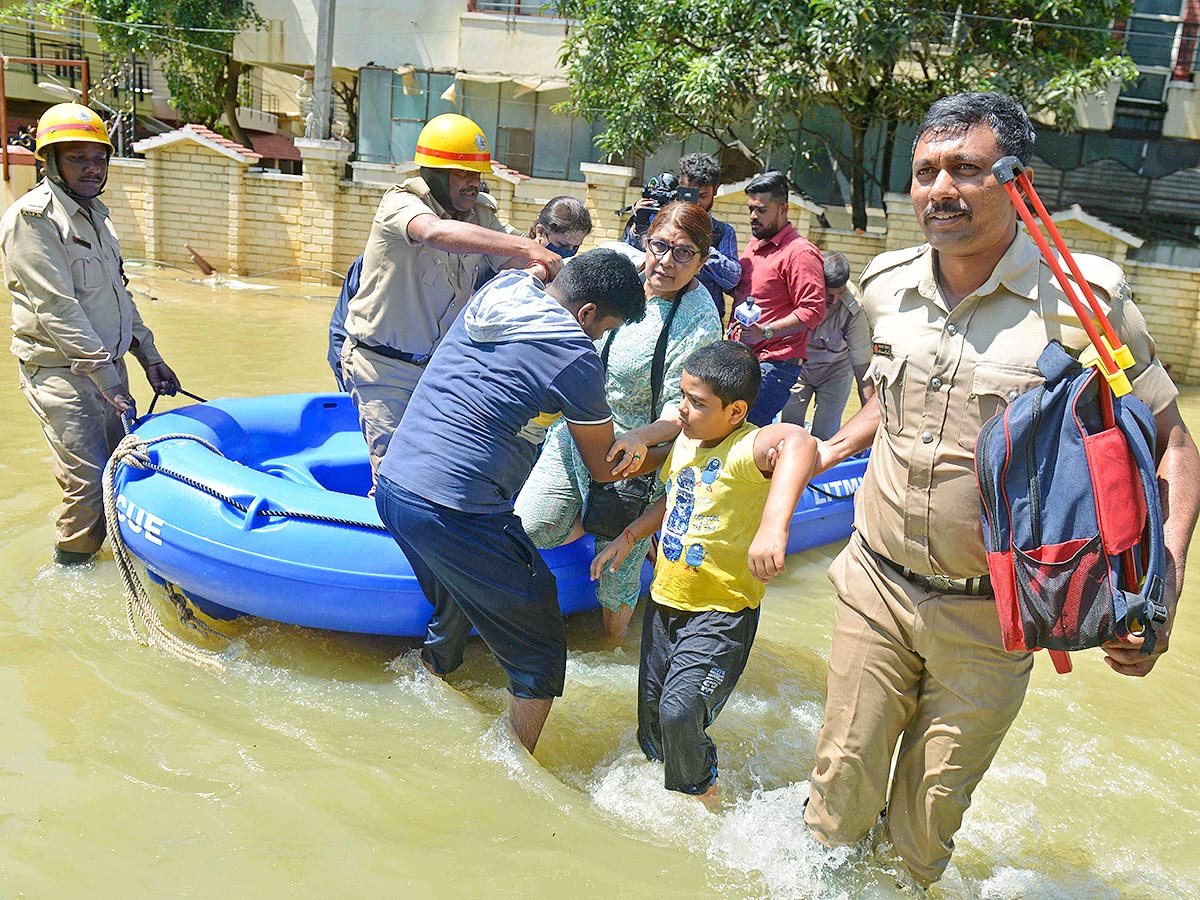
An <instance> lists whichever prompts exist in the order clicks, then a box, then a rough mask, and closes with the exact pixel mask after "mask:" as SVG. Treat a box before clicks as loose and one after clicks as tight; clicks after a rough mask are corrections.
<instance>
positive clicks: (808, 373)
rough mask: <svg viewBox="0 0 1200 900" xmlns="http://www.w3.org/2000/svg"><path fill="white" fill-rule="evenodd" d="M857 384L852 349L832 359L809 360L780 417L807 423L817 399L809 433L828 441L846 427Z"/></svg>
mask: <svg viewBox="0 0 1200 900" xmlns="http://www.w3.org/2000/svg"><path fill="white" fill-rule="evenodd" d="M853 387H854V368H853V366H851V365H850V354H849V353H843V354H842V355H841V356H839V357H837V358H835V359H832V360H829V361H828V362H813V361H812V360H805V361H804V365H803V366H801V367H800V378H799V379H798V380H797V381H796V383H795V385H793V387H792V396H791V397H790V398H789V399H788V402H787V404H786V405H785V406H784V407H783V414H782V415H781V416H780V420H781V421H783V422H791V423H792V424H794V425H799V426H801V427H804V420H805V418H806V417H807V415H808V406H809V404H810V403H811V402H812V401H813V400H814V399H815V400H816V404H817V408H816V410H815V411H814V412H813V417H812V428H810V429H809V433H810V434H811V435H812V436H813V437H815V438H817V439H818V440H822V441H827V440H829V439H830V438H831V437H833V436H834V435H835V434H837V432H838V429H839V428H841V427H842V414H843V413H844V412H845V411H846V402H847V401H848V400H849V399H850V389H851V388H853Z"/></svg>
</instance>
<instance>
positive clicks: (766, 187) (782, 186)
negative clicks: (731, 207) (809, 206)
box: [746, 170, 788, 203]
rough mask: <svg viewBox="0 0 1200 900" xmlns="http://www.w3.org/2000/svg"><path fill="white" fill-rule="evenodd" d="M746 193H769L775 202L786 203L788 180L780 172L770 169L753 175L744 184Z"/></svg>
mask: <svg viewBox="0 0 1200 900" xmlns="http://www.w3.org/2000/svg"><path fill="white" fill-rule="evenodd" d="M746 193H747V194H770V195H771V199H772V200H773V201H775V202H776V203H787V198H788V180H787V176H786V175H784V174H783V173H782V172H779V171H775V170H772V171H770V172H763V173H762V174H761V175H755V176H754V177H753V178H752V179H750V183H749V184H748V185H746Z"/></svg>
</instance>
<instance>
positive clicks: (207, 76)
mask: <svg viewBox="0 0 1200 900" xmlns="http://www.w3.org/2000/svg"><path fill="white" fill-rule="evenodd" d="M69 9H81V10H82V11H83V12H84V13H85V14H86V15H87V16H90V17H92V18H94V19H95V20H97V21H96V22H94V23H89V24H94V27H95V29H96V33H97V35H99V37H100V43H101V45H102V46H103V47H104V49H105V51H106V52H107V53H109V54H110V55H111V56H114V57H116V58H118V59H123V58H125V57H127V56H129V55H130V54H138V55H147V54H148V55H150V56H153V57H154V58H155V59H156V60H157V61H158V62H159V64H160V65H161V66H162V70H163V74H164V76H165V77H166V80H167V87H168V89H169V90H170V91H171V105H172V106H174V107H175V109H176V110H177V111H178V112H179V116H180V118H181V119H183V120H184V121H187V122H195V123H197V124H199V125H205V126H208V127H210V128H211V127H213V126H214V125H215V124H216V123H217V120H218V119H220V118H221V115H222V114H224V115H225V117H226V120H227V121H228V122H229V129H230V131H231V132H232V134H233V138H234V140H236V141H238V142H239V143H241V144H243V145H245V146H247V147H249V146H250V140H249V138H248V137H247V136H246V133H245V131H244V130H243V129H242V128H241V126H240V125H238V124H237V114H236V110H237V107H238V82H239V79H240V78H241V76H242V75H243V74H244V73H245V72H246V71H247V69H246V68H245V67H243V66H242V64H241V63H239V62H238V61H237V60H236V59H234V58H233V40H234V38H235V37H236V35H237V32H238V31H241V30H243V29H246V28H257V27H259V26H261V24H262V19H261V18H260V17H259V15H258V13H256V12H255V11H254V6H253V5H252V4H251V3H250V0H82V2H80V0H53V2H51V3H49V4H42V5H39V11H41V12H44V13H46V14H47V15H49V16H51V17H52V18H53V17H56V16H62V15H63V14H65V12H66V11H67V10H69ZM108 23H114V24H108ZM115 23H120V24H115Z"/></svg>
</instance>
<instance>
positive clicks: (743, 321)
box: [733, 297, 762, 328]
mask: <svg viewBox="0 0 1200 900" xmlns="http://www.w3.org/2000/svg"><path fill="white" fill-rule="evenodd" d="M761 315H762V307H760V306H759V305H758V304H757V303H755V302H754V298H753V297H747V298H746V302H745V303H740V304H738V306H737V307H736V308H735V309H734V310H733V319H734V321H735V322H737V323H738V324H739V325H741V326H742V327H743V328H749V327H750V326H751V325H754V324H755V323H756V322H758V317H759V316H761Z"/></svg>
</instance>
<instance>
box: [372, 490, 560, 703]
mask: <svg viewBox="0 0 1200 900" xmlns="http://www.w3.org/2000/svg"><path fill="white" fill-rule="evenodd" d="M375 505H376V508H377V509H378V510H379V516H380V519H381V520H382V521H383V524H384V525H385V526H386V527H387V529H388V531H389V532H390V533H391V535H392V538H393V539H394V540H395V541H396V543H397V545H399V547H400V549H401V550H403V551H404V555H405V556H406V557H407V558H408V561H409V563H410V564H413V569H414V572H415V573H417V575H418V578H419V579H420V582H421V587H422V590H423V591H424V593H425V596H426V599H428V600H429V602H430V603H431V604H433V607H434V613H433V619H432V620H431V622H430V624H429V629H428V631H427V633H426V638H425V646H424V647H423V648H422V651H421V656H422V658H423V659H424V660H425V661H426V662H427V663H429V664H430V666H432V667H433V669H434V671H436V672H438V673H439V674H445V673H447V672H450V671H452V670H453V669H455V668H457V666H458V665H459V664H460V663H461V662H462V655H463V654H462V651H463V645H464V644H465V643H466V640H467V635H468V634H469V633H470V629H471V628H472V627H473V628H474V629H475V631H476V632H478V634H479V636H480V637H481V638H482V639H483V642H484V643H485V644H487V646H488V649H489V650H491V651H492V653H493V654H494V655H495V657H496V661H497V662H498V663H500V666H501V668H503V669H504V671H505V672H506V673H507V674H508V689H509V692H510V693H512V695H513V696H514V697H519V698H522V699H537V700H549V699H552V698H554V697H561V696H562V691H563V680H564V678H565V675H566V667H567V636H566V629H565V628H564V626H563V620H562V613H561V611H560V610H559V605H558V585H557V583H556V582H555V580H554V574H553V573H552V572H551V571H550V567H549V566H547V565H546V562H545V560H543V559H542V557H541V554H539V553H538V551H537V548H536V547H534V546H533V543H532V542H531V541H530V540H529V537H528V536H527V535H526V534H525V532H524V530H523V529H522V528H521V522H520V520H519V519H518V518H517V517H516V516H515V515H513V514H512V513H511V512H507V513H466V512H461V511H458V510H453V509H449V508H447V507H444V506H439V505H438V504H436V503H433V502H431V501H429V500H426V499H424V498H422V497H419V496H417V495H416V494H413V493H411V492H410V491H407V490H405V489H404V488H403V487H401V486H399V485H397V484H395V483H393V482H392V481H390V480H389V479H388V478H387V477H386V476H381V477H380V479H379V484H378V490H377V491H376V496H375Z"/></svg>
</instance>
